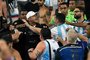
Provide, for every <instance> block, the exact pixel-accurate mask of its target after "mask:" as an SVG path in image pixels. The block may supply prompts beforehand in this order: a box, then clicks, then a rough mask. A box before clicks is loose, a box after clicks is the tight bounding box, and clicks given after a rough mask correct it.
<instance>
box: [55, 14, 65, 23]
mask: <svg viewBox="0 0 90 60" xmlns="http://www.w3.org/2000/svg"><path fill="white" fill-rule="evenodd" d="M56 19H58V20H59V22H60V23H65V15H64V14H63V13H57V14H56Z"/></svg>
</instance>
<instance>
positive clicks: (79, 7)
mask: <svg viewBox="0 0 90 60" xmlns="http://www.w3.org/2000/svg"><path fill="white" fill-rule="evenodd" d="M75 8H78V9H79V10H80V11H81V12H85V8H84V7H81V6H77V7H75Z"/></svg>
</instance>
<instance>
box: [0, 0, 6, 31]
mask: <svg viewBox="0 0 90 60" xmlns="http://www.w3.org/2000/svg"><path fill="white" fill-rule="evenodd" d="M3 17H5V18H7V7H6V2H5V1H2V0H0V29H1V28H2V20H3Z"/></svg>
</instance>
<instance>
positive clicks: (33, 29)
mask: <svg viewBox="0 0 90 60" xmlns="http://www.w3.org/2000/svg"><path fill="white" fill-rule="evenodd" d="M23 22H25V25H26V26H27V27H28V28H29V29H30V30H32V31H33V32H35V33H38V34H39V33H40V31H41V28H37V27H33V26H31V25H30V24H28V22H27V21H26V20H25V19H23Z"/></svg>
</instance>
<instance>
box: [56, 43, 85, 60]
mask: <svg viewBox="0 0 90 60" xmlns="http://www.w3.org/2000/svg"><path fill="white" fill-rule="evenodd" d="M84 51H85V49H84V48H83V47H82V46H80V45H78V44H68V45H66V46H63V47H61V48H59V49H57V51H56V55H55V60H84Z"/></svg>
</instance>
